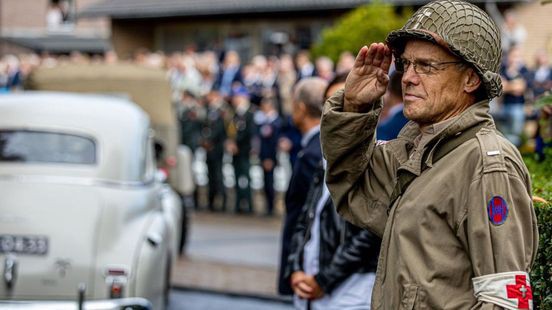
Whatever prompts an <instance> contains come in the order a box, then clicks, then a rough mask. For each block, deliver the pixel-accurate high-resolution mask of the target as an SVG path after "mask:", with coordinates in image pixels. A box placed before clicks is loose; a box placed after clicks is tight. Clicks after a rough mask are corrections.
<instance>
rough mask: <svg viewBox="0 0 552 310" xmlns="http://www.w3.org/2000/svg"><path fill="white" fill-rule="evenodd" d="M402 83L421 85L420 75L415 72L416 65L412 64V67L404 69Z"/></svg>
mask: <svg viewBox="0 0 552 310" xmlns="http://www.w3.org/2000/svg"><path fill="white" fill-rule="evenodd" d="M402 82H403V84H404V85H409V84H414V85H417V84H419V83H420V75H419V74H418V73H416V71H415V70H414V64H410V66H408V67H405V68H404V72H403V76H402Z"/></svg>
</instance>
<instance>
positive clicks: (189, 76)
mask: <svg viewBox="0 0 552 310" xmlns="http://www.w3.org/2000/svg"><path fill="white" fill-rule="evenodd" d="M176 66H177V74H176V76H175V78H174V86H175V88H176V89H177V90H178V91H180V92H189V93H191V94H193V95H194V96H195V97H196V98H200V97H201V96H203V95H204V93H202V88H201V75H200V73H199V72H198V71H197V69H196V67H195V62H194V59H193V58H192V57H190V56H188V55H186V56H181V57H179V59H178V60H177V63H176Z"/></svg>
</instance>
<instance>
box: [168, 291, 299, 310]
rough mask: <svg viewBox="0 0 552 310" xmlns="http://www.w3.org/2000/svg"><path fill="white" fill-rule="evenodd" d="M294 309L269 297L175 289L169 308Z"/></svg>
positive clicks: (289, 304) (226, 309)
mask: <svg viewBox="0 0 552 310" xmlns="http://www.w3.org/2000/svg"><path fill="white" fill-rule="evenodd" d="M221 309H222V310H292V309H293V306H292V304H291V303H284V302H281V301H274V300H268V299H258V298H248V297H239V296H232V295H225V294H213V293H209V292H201V291H182V290H173V291H172V292H171V296H170V303H169V307H168V309H167V310H221Z"/></svg>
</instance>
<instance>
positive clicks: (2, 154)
mask: <svg viewBox="0 0 552 310" xmlns="http://www.w3.org/2000/svg"><path fill="white" fill-rule="evenodd" d="M96 161H97V159H96V144H95V142H94V140H92V139H91V138H88V137H83V136H78V135H72V134H64V133H56V132H44V131H28V130H0V162H31V163H63V164H79V165H93V164H96Z"/></svg>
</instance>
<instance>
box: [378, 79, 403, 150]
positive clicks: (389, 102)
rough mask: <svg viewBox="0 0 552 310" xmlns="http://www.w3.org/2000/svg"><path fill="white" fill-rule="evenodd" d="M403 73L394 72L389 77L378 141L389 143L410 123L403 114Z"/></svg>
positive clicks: (379, 123) (383, 99) (379, 124)
mask: <svg viewBox="0 0 552 310" xmlns="http://www.w3.org/2000/svg"><path fill="white" fill-rule="evenodd" d="M401 80H402V73H400V72H397V71H394V72H393V73H391V74H390V76H389V85H388V86H387V90H386V91H385V94H384V95H383V97H382V101H383V108H382V111H381V115H380V120H379V122H378V127H377V128H376V138H377V139H378V140H384V141H389V140H393V139H396V138H397V137H398V136H399V132H400V131H401V129H402V128H403V127H404V125H406V123H408V119H407V118H406V117H405V116H404V113H403V108H404V105H403V96H402V82H401Z"/></svg>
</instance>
